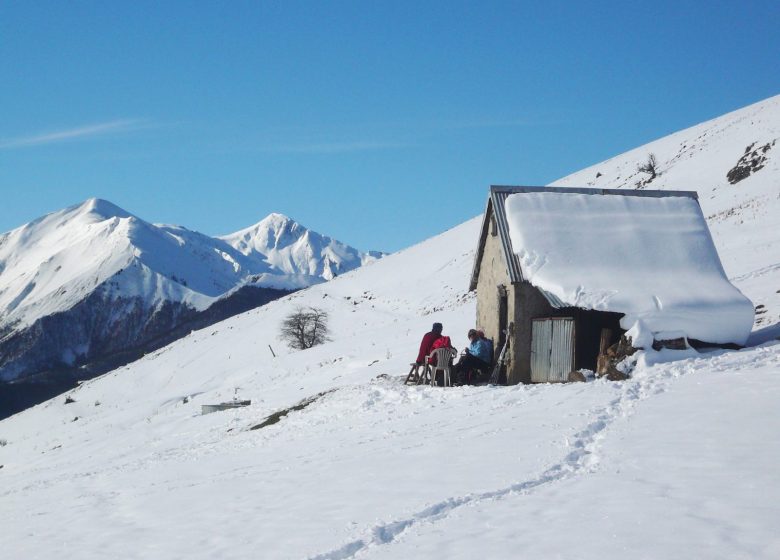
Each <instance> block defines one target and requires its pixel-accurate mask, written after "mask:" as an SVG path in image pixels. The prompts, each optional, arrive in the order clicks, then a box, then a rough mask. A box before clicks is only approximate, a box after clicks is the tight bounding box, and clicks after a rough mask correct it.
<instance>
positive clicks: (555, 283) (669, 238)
mask: <svg viewBox="0 0 780 560" xmlns="http://www.w3.org/2000/svg"><path fill="white" fill-rule="evenodd" d="M505 206H506V216H507V222H508V227H509V235H510V238H511V241H512V249H513V251H515V253H517V255H518V256H519V257H520V265H521V268H522V272H523V278H525V279H526V280H528V281H529V282H530V283H531V284H533V285H534V286H537V287H538V288H541V289H542V290H545V291H546V292H549V293H552V294H553V295H555V296H556V297H557V298H558V299H559V300H560V301H562V302H563V303H565V304H567V305H570V306H573V307H581V308H584V309H596V310H600V311H613V312H618V313H624V314H625V315H624V316H623V317H622V318H621V326H622V327H623V328H624V329H630V328H631V327H632V326H633V325H634V324H635V323H636V322H637V321H642V322H643V324H644V325H645V327H646V328H647V329H649V330H650V331H651V332H652V333H653V335H654V337H655V338H656V339H658V340H661V339H664V338H667V337H668V336H670V335H668V334H664V333H668V332H670V331H678V332H682V333H684V334H685V335H686V336H687V337H688V338H694V339H697V340H703V341H706V342H715V343H729V342H731V343H736V344H744V343H745V341H746V340H747V338H748V335H749V334H750V330H751V326H752V325H753V305H752V304H751V303H750V301H749V300H748V299H747V298H746V297H745V296H743V295H742V294H741V293H740V292H739V290H737V289H736V288H735V287H734V286H733V285H732V284H731V283H730V282H729V281H728V279H727V278H726V275H725V273H724V271H723V267H722V266H721V264H720V259H719V258H718V253H717V250H716V249H715V246H714V245H713V242H712V238H711V237H710V234H709V231H708V230H707V224H706V222H705V221H704V216H703V215H702V213H701V209H700V208H699V205H698V204H697V202H696V201H695V200H693V199H691V198H686V197H680V196H674V197H663V198H654V197H640V196H621V195H597V194H576V193H559V192H529V193H516V194H512V195H509V196H508V197H507V199H506V203H505Z"/></svg>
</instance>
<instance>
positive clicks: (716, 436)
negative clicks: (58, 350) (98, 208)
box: [0, 100, 780, 559]
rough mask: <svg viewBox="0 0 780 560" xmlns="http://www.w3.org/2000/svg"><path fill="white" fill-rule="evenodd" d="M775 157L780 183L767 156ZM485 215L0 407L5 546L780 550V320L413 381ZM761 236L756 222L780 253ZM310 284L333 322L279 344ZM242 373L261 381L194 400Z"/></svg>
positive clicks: (422, 551) (526, 554)
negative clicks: (699, 346)
mask: <svg viewBox="0 0 780 560" xmlns="http://www.w3.org/2000/svg"><path fill="white" fill-rule="evenodd" d="M770 101H771V100H770ZM704 163H706V161H705V162H704ZM762 173H763V171H762ZM760 176H761V174H760V173H759V174H757V175H756V176H755V177H760ZM764 177H767V178H768V179H769V180H770V181H774V183H771V184H773V185H775V187H774V188H775V189H776V188H777V185H778V182H777V179H776V178H777V177H778V175H777V173H775V174H774V175H769V174H765V175H764ZM739 184H741V183H739ZM581 186H588V185H581ZM652 186H653V185H650V187H649V188H652ZM677 187H678V188H684V187H687V185H677ZM762 188H763V187H762ZM767 188H769V187H767ZM775 192H777V191H775ZM705 212H706V209H705ZM776 216H777V215H775V216H774V218H773V220H772V219H771V217H765V218H764V222H763V223H764V226H765V227H768V226H769V225H770V223H772V221H774V223H775V225H777V224H776V222H777V217H776ZM479 225H480V224H479V219H478V218H477V219H474V220H471V221H469V222H467V223H465V224H463V225H461V226H459V227H457V228H454V229H452V230H450V231H448V232H445V233H443V234H442V235H440V236H438V237H435V238H432V239H430V240H427V241H425V242H423V243H421V244H419V245H417V246H414V247H411V248H409V249H407V250H405V251H402V252H400V253H397V254H394V255H390V256H388V257H386V258H383V259H381V260H380V261H377V262H374V263H371V264H369V265H367V266H364V267H362V268H360V269H359V270H356V271H354V272H350V273H348V274H344V275H341V276H339V277H337V278H335V279H334V280H332V281H330V282H328V283H325V284H320V285H317V286H314V287H312V288H309V289H307V290H304V291H301V292H298V293H296V294H293V295H291V296H288V297H286V298H283V299H280V300H277V301H275V302H272V303H270V304H268V305H267V306H264V307H262V308H259V309H256V310H253V311H250V312H248V313H245V314H243V315H240V316H237V317H233V318H231V319H229V320H227V321H225V322H222V323H219V324H217V325H214V326H212V327H210V328H207V329H204V330H202V331H197V332H194V333H192V334H191V335H189V336H188V337H186V338H184V339H182V340H179V341H178V342H176V343H174V344H172V345H170V346H168V347H166V348H163V349H161V350H159V351H157V352H155V353H153V354H150V355H147V356H146V357H145V358H143V359H142V360H140V361H138V362H135V363H133V364H131V365H129V366H127V367H124V368H122V369H120V370H117V371H114V372H111V373H109V374H106V375H104V376H102V377H100V378H97V379H94V380H92V381H90V382H87V383H85V384H83V385H82V386H81V387H79V388H78V389H76V390H74V391H72V392H71V393H70V396H71V397H72V399H74V400H75V402H73V403H70V404H65V397H64V396H61V397H58V398H56V399H54V400H52V401H49V402H47V403H44V404H42V405H39V406H37V407H35V408H33V409H30V410H27V411H25V412H23V413H21V414H18V415H16V416H13V417H11V418H8V419H6V420H4V421H2V422H0V444H2V443H4V445H1V446H0V465H3V467H2V469H0V526H2V531H0V544H2V550H3V553H4V554H5V555H7V556H8V557H9V558H30V559H32V558H61V557H78V558H85V559H92V558H117V557H118V558H144V559H146V558H188V559H191V558H195V559H197V558H204V559H205V558H209V559H210V558H321V559H341V558H353V557H354V558H475V557H483V558H594V559H595V558H598V559H612V558H615V559H617V558H621V559H622V558H626V557H633V558H664V559H666V558H681V559H682V558H685V559H688V558H724V559H726V558H728V559H732V558H767V559H770V558H777V557H780V537H778V534H777V531H776V530H775V527H776V526H777V524H778V523H779V522H780V484H778V480H779V479H778V475H777V474H776V473H777V465H778V464H780V438H778V432H780V413H778V408H777V404H776V403H777V401H778V397H780V376H779V375H778V374H779V373H780V341H777V340H775V339H773V338H772V337H773V336H774V337H776V336H778V334H780V332H778V330H777V328H776V325H775V327H772V328H771V329H769V330H767V329H766V326H767V324H764V325H759V326H760V327H764V329H765V330H764V334H765V335H766V336H764V338H767V339H771V340H769V341H767V342H765V343H764V344H763V345H758V346H752V347H749V348H746V349H744V350H742V351H718V352H713V353H709V354H701V355H698V354H695V353H693V352H687V351H686V352H684V353H681V354H674V351H671V350H668V351H664V352H665V354H663V355H650V356H645V357H644V358H643V359H641V360H640V362H639V365H638V367H637V369H636V370H635V372H634V376H633V378H632V379H630V380H629V381H626V382H608V381H605V380H599V381H590V382H588V383H579V384H577V383H575V384H565V385H533V386H514V387H458V388H451V389H446V390H444V389H437V388H430V387H406V386H404V385H403V384H402V377H403V375H405V373H406V372H407V370H408V367H409V365H408V364H409V361H410V360H411V359H413V358H414V356H415V355H416V350H417V345H418V344H419V339H420V337H421V335H422V334H423V333H424V332H426V331H427V330H428V329H429V328H430V325H431V323H432V322H433V321H440V322H442V323H444V331H445V334H447V335H449V336H451V337H452V338H453V342H454V344H455V345H456V346H458V347H459V348H462V347H463V346H464V345H465V343H466V338H465V334H466V330H467V329H468V328H469V327H471V326H473V321H474V317H475V303H474V299H473V296H472V295H469V294H468V293H467V292H466V290H467V286H468V278H469V275H470V272H471V267H472V264H473V263H472V260H473V255H474V249H475V247H476V242H477V234H478V229H479ZM733 231H734V232H735V236H736V235H738V234H739V232H740V230H739V229H738V228H736V229H734V230H733ZM754 234H755V231H754V229H753V228H750V227H747V228H745V230H744V235H745V236H750V235H754ZM772 235H774V234H772ZM769 239H770V241H766V239H765V238H759V239H757V240H756V241H755V244H756V245H757V246H761V247H764V245H766V244H768V247H769V248H768V249H761V251H762V252H761V254H762V255H764V257H766V262H765V266H773V263H774V266H778V263H780V258H778V256H780V251H779V250H778V247H780V246H778V245H777V244H774V245H772V243H771V239H774V238H773V237H772V236H771V235H770V236H769ZM731 240H732V241H733V242H734V243H735V247H736V246H740V247H742V248H743V249H744V248H745V247H748V246H749V245H750V243H751V240H750V239H749V238H747V237H746V238H745V239H742V238H741V237H734V238H733V239H731ZM716 245H718V247H719V248H720V245H719V241H718V237H717V236H716ZM730 254H731V253H729V252H725V253H721V257H722V259H723V261H724V267H725V268H726V270H727V272H728V273H729V275H730V276H731V277H732V278H736V284H737V286H738V287H740V288H743V287H744V286H750V290H745V291H746V292H748V295H750V291H751V290H753V291H754V292H755V293H760V294H765V295H766V297H767V298H769V297H770V296H771V292H772V291H773V290H776V289H778V288H780V286H776V287H773V286H772V282H774V279H775V277H774V276H772V275H770V274H765V275H755V274H753V273H754V272H755V270H756V269H755V268H752V266H753V262H752V261H750V260H749V259H748V260H740V259H736V260H734V259H731V257H730V256H729V255H730ZM730 259H731V260H730ZM772 259H774V260H772ZM751 274H753V275H752V276H751ZM743 276H744V278H745V279H744V280H743V279H742V278H743ZM306 305H316V306H319V307H322V308H324V309H326V310H328V311H329V312H330V317H331V328H332V341H331V342H329V343H327V344H324V345H322V346H318V347H315V348H312V349H309V350H305V351H292V350H288V349H286V348H285V347H284V346H283V345H282V343H281V342H280V341H279V340H278V338H277V332H278V327H279V323H280V321H281V320H282V318H283V317H284V316H285V315H286V314H288V313H289V312H290V311H291V310H292V309H295V308H296V307H297V306H306ZM776 322H777V321H776V319H773V320H772V323H768V324H769V326H770V327H771V325H773V324H775V323H776ZM269 344H270V345H271V346H272V347H273V349H274V351H275V352H276V354H277V357H275V358H274V357H272V354H271V351H270V349H269V348H268V345H269ZM670 357H680V359H678V360H676V361H669V359H670ZM234 396H238V397H239V398H242V399H251V400H252V404H251V405H250V406H248V407H246V408H242V409H237V410H234V411H227V412H220V413H214V414H209V415H205V416H202V415H200V407H201V405H202V404H213V403H218V402H221V401H225V400H230V399H232V398H233V397H234ZM314 397H317V398H316V399H315V400H314V401H313V402H312V403H311V404H309V405H308V406H307V407H306V408H303V409H302V410H298V411H293V412H290V413H289V414H288V415H287V416H285V417H283V418H281V420H280V421H279V422H278V423H276V424H273V425H270V426H267V427H264V428H261V429H257V430H252V429H250V428H251V427H253V426H257V425H258V424H259V423H260V422H262V421H263V420H264V419H265V418H267V417H268V416H269V415H270V414H272V413H274V412H277V411H280V410H282V409H286V408H288V407H290V406H293V405H295V404H297V403H300V402H301V401H304V400H306V399H311V398H314Z"/></svg>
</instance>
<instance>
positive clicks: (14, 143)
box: [0, 119, 149, 149]
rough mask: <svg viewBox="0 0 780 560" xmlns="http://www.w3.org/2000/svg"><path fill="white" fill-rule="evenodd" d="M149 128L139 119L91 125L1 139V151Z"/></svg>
mask: <svg viewBox="0 0 780 560" xmlns="http://www.w3.org/2000/svg"><path fill="white" fill-rule="evenodd" d="M147 126H149V125H148V123H147V122H146V121H143V120H138V119H120V120H115V121H108V122H104V123H97V124H90V125H84V126H79V127H76V128H70V129H67V130H55V131H52V132H42V133H39V134H34V135H31V136H20V137H17V138H5V139H0V149H9V148H26V147H31V146H42V145H45V144H54V143H56V142H67V141H69V140H76V139H79V138H89V137H92V136H100V135H104V134H111V133H117V132H128V131H131V130H138V129H140V128H145V127H147Z"/></svg>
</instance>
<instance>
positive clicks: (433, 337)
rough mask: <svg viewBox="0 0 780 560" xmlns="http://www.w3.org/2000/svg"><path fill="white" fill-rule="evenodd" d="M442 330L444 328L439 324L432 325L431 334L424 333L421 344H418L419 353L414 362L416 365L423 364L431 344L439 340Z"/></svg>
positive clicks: (429, 351)
mask: <svg viewBox="0 0 780 560" xmlns="http://www.w3.org/2000/svg"><path fill="white" fill-rule="evenodd" d="M443 330H444V327H443V326H442V324H441V323H434V324H433V327H431V332H429V333H426V334H425V336H423V339H422V342H421V343H420V351H419V352H418V353H417V360H416V362H417V364H418V365H422V364H423V363H425V358H426V356H428V354H430V353H431V348H433V343H434V342H436V341H437V340H438V339H439V338H441V333H442V331H443Z"/></svg>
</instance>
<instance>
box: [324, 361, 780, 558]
mask: <svg viewBox="0 0 780 560" xmlns="http://www.w3.org/2000/svg"><path fill="white" fill-rule="evenodd" d="M750 350H756V349H755V348H749V349H747V351H750ZM734 354H735V353H733V352H724V353H721V354H719V355H717V354H716V355H714V356H706V355H704V356H702V357H700V358H694V359H688V360H684V361H679V362H675V363H671V364H662V365H660V366H657V367H660V368H663V372H662V373H660V374H655V372H653V371H652V369H653V368H652V367H651V368H642V369H644V371H642V372H641V374H640V376H638V377H635V378H631V379H630V380H627V381H622V382H607V381H604V382H605V383H614V386H615V387H619V388H621V393H620V396H618V397H617V398H616V399H613V400H612V401H611V402H610V403H609V404H607V406H605V407H603V408H601V409H600V410H597V411H595V412H594V413H593V415H594V416H595V418H594V419H593V420H592V421H591V422H590V423H589V424H588V425H587V426H586V427H585V428H584V429H583V430H581V431H580V432H578V433H577V434H575V436H574V438H573V439H572V440H570V441H569V442H568V443H569V448H570V449H571V451H569V453H568V454H567V455H566V456H565V457H564V458H563V459H562V460H561V461H560V462H558V463H555V464H553V465H552V466H550V467H549V468H547V469H546V470H544V471H543V472H542V473H541V474H540V475H538V476H537V477H534V478H531V479H528V480H524V481H520V482H516V483H514V484H511V485H509V486H505V487H503V488H500V489H497V490H492V491H489V492H482V493H479V494H468V495H465V496H455V497H450V498H446V499H444V500H441V501H439V502H437V503H435V504H433V505H431V506H428V507H426V508H425V509H423V510H421V511H419V512H417V513H415V514H413V515H411V516H409V517H407V518H406V519H401V520H397V521H391V522H388V523H384V524H380V525H376V526H374V527H373V528H371V529H370V530H369V531H367V534H366V536H364V537H363V538H360V539H357V540H353V541H350V542H348V543H346V544H344V545H342V546H341V547H339V548H337V549H335V550H330V551H328V552H324V553H321V554H317V555H315V556H309V560H346V559H348V558H354V557H356V556H358V555H361V556H363V555H364V554H367V553H368V552H369V551H370V550H371V549H373V548H375V547H378V546H386V545H392V544H393V543H394V542H396V541H397V540H398V539H399V537H401V536H402V535H404V534H405V533H407V532H408V531H409V530H411V529H413V528H422V526H425V525H432V524H434V523H437V522H439V521H442V520H444V519H445V518H447V517H448V516H449V515H450V514H452V513H453V512H455V511H456V510H459V509H460V508H462V507H463V506H473V505H475V504H479V503H483V502H489V501H493V500H500V499H502V498H505V497H507V496H510V495H524V494H528V493H530V492H533V491H535V490H537V489H538V488H540V487H546V486H548V485H551V484H555V483H558V482H562V481H564V480H568V479H570V478H573V477H576V476H582V475H586V474H589V473H593V472H595V471H597V470H598V469H599V466H600V457H599V450H600V448H601V447H602V444H603V442H604V439H605V438H606V436H607V434H608V432H609V428H610V427H611V426H612V425H613V424H614V423H615V422H617V421H619V420H621V419H627V418H629V417H630V416H632V415H633V414H634V413H635V412H636V407H637V406H638V405H639V403H641V402H642V401H644V400H646V399H648V398H651V397H653V396H655V395H659V394H661V393H664V392H666V391H667V390H669V388H670V387H671V386H672V384H673V383H674V381H675V380H676V379H678V378H680V377H682V376H683V375H687V374H690V373H694V372H697V371H699V370H707V371H723V370H725V369H729V368H731V367H733V365H734V364H728V363H723V362H729V361H731V360H732V359H733V356H734ZM764 359H775V358H773V354H766V355H765V356H764ZM758 360H761V358H758ZM738 361H739V362H742V361H756V359H755V358H751V357H749V356H745V359H744V360H738ZM648 370H650V371H648Z"/></svg>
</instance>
